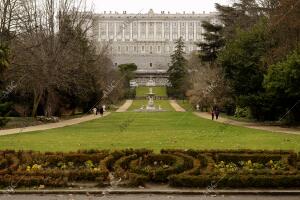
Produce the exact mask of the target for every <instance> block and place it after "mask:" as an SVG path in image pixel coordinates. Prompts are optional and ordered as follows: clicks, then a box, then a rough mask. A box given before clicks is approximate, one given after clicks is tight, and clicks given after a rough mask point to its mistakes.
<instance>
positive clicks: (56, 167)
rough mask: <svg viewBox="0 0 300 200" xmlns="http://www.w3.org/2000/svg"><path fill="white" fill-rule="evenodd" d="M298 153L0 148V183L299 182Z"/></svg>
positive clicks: (239, 185) (229, 184) (222, 185)
mask: <svg viewBox="0 0 300 200" xmlns="http://www.w3.org/2000/svg"><path fill="white" fill-rule="evenodd" d="M299 160H300V159H299V154H298V155H297V154H296V153H294V152H292V151H258V150H256V151H252V150H236V151H233V150H230V151H226V150H207V151H197V150H161V153H160V154H155V153H153V151H151V150H146V149H140V150H132V149H127V150H119V151H98V150H90V151H78V152H70V153H61V152H57V153H53V152H46V153H40V152H34V151H9V150H6V151H1V152H0V185H1V187H2V188H6V187H9V186H11V184H16V186H17V187H38V186H41V185H44V186H47V187H53V188H56V187H76V186H78V185H80V183H82V182H84V183H90V184H93V185H94V187H97V186H98V187H100V186H107V185H110V184H112V182H113V180H114V179H115V178H117V179H119V180H120V181H119V182H118V183H117V185H118V186H140V185H145V184H147V183H164V184H169V185H170V186H174V187H200V188H201V187H207V186H209V185H212V184H213V183H215V184H216V187H220V188H243V187H257V188H267V187H288V188H293V187H300V171H299V169H300V162H299Z"/></svg>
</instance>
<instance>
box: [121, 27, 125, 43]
mask: <svg viewBox="0 0 300 200" xmlns="http://www.w3.org/2000/svg"><path fill="white" fill-rule="evenodd" d="M122 41H125V24H122Z"/></svg>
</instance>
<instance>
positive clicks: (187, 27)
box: [185, 22, 189, 41]
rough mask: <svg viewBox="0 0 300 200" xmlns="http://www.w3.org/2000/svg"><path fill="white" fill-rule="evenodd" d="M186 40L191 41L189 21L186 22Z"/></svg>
mask: <svg viewBox="0 0 300 200" xmlns="http://www.w3.org/2000/svg"><path fill="white" fill-rule="evenodd" d="M185 35H186V37H185V41H189V22H185Z"/></svg>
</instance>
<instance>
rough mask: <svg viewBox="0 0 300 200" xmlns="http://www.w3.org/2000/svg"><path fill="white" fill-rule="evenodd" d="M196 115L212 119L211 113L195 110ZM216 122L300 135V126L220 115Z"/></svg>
mask: <svg viewBox="0 0 300 200" xmlns="http://www.w3.org/2000/svg"><path fill="white" fill-rule="evenodd" d="M194 114H195V115H197V116H199V117H202V118H205V119H211V114H210V113H206V112H194ZM215 121H216V122H220V123H224V124H230V125H235V126H242V127H247V128H253V129H258V130H264V131H271V132H278V133H289V134H296V135H300V129H299V128H284V127H279V126H270V125H269V126H268V125H263V124H259V123H254V122H240V121H236V120H232V119H228V118H223V117H219V119H218V120H215Z"/></svg>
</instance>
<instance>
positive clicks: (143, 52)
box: [93, 10, 217, 71]
mask: <svg viewBox="0 0 300 200" xmlns="http://www.w3.org/2000/svg"><path fill="white" fill-rule="evenodd" d="M202 21H210V22H217V13H209V14H205V13H202V14H196V13H177V14H170V13H165V12H161V13H160V14H157V13H154V12H153V10H150V11H149V12H148V13H146V14H127V13H126V12H123V13H121V14H119V13H112V12H109V13H107V12H104V13H103V14H95V15H94V21H93V23H94V26H93V27H94V29H93V32H94V33H93V36H94V39H95V40H96V41H98V42H99V43H100V44H105V43H109V45H110V47H109V48H110V53H111V55H112V60H113V62H114V64H115V65H116V66H117V65H119V64H124V63H135V64H136V65H137V66H138V71H140V70H148V71H149V70H150V71H156V70H164V71H166V70H167V69H168V65H169V63H170V55H171V53H172V52H173V50H174V48H175V40H177V39H178V38H179V37H182V38H183V39H184V42H185V46H186V47H185V52H186V53H187V54H188V53H191V52H192V51H194V50H197V46H196V44H195V43H196V42H199V41H201V40H203V36H202V33H203V28H202V27H201V23H202Z"/></svg>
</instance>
